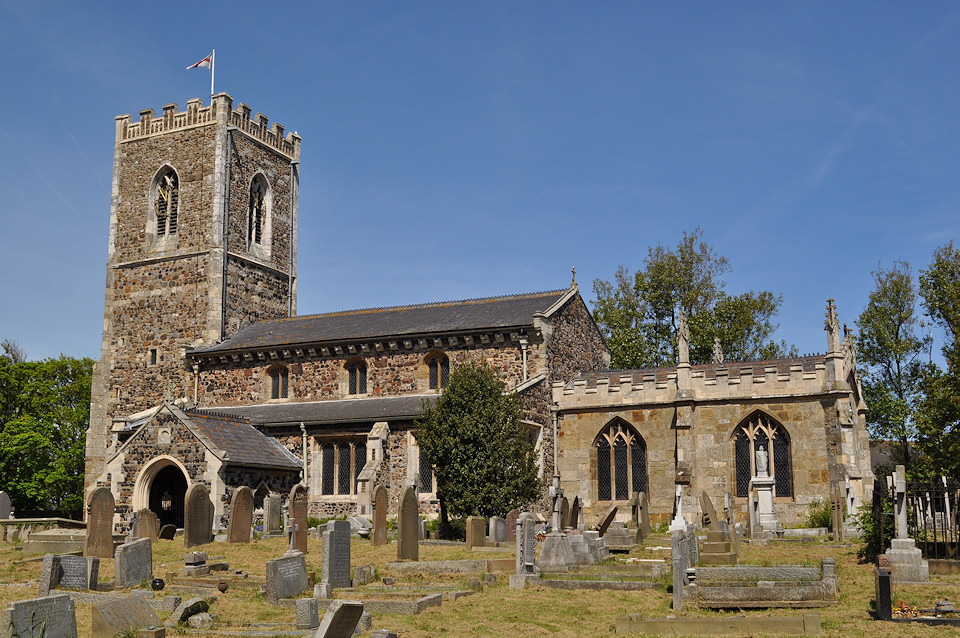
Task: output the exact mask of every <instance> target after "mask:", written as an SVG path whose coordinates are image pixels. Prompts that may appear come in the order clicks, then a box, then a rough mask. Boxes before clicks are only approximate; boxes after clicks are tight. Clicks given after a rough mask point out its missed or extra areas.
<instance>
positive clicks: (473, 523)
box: [467, 516, 487, 549]
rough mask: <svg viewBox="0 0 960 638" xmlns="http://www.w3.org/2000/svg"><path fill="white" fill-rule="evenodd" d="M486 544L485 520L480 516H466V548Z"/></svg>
mask: <svg viewBox="0 0 960 638" xmlns="http://www.w3.org/2000/svg"><path fill="white" fill-rule="evenodd" d="M486 544H487V539H486V521H485V520H484V519H483V517H482V516H468V517H467V549H471V548H473V547H483V546H484V545H486Z"/></svg>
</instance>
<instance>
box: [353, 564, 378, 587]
mask: <svg viewBox="0 0 960 638" xmlns="http://www.w3.org/2000/svg"><path fill="white" fill-rule="evenodd" d="M376 577H377V566H376V565H372V564H371V565H357V566H356V567H354V568H353V586H354V587H361V586H363V585H366V584H368V583H372V582H373V581H374V579H375V578H376Z"/></svg>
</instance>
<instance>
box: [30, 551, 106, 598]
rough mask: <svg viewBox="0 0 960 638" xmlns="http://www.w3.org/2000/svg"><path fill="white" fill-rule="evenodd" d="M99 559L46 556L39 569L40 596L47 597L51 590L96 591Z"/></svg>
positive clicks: (61, 555) (67, 555) (59, 555)
mask: <svg viewBox="0 0 960 638" xmlns="http://www.w3.org/2000/svg"><path fill="white" fill-rule="evenodd" d="M99 572H100V559H99V558H98V557H97V556H90V557H88V558H84V557H82V556H71V555H69V554H47V555H46V556H44V557H43V565H42V567H41V568H40V593H39V595H40V596H47V595H49V594H50V591H51V590H53V589H76V590H79V591H83V590H88V589H90V590H93V591H96V589H97V579H98V575H99Z"/></svg>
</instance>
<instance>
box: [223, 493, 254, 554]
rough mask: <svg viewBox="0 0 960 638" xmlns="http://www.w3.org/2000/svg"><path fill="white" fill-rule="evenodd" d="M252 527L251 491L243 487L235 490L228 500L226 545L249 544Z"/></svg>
mask: <svg viewBox="0 0 960 638" xmlns="http://www.w3.org/2000/svg"><path fill="white" fill-rule="evenodd" d="M252 527H253V490H251V489H250V488H249V487H247V486H246V485H244V486H243V487H240V488H237V490H236V491H234V493H233V498H231V499H230V523H229V524H228V525H227V542H228V543H249V542H250V530H251V528H252Z"/></svg>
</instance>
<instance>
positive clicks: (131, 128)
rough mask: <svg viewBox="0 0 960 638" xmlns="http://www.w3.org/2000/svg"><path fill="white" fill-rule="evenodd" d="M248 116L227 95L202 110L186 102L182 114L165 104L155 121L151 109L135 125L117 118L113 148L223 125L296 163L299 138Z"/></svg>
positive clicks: (200, 102) (263, 119) (126, 118)
mask: <svg viewBox="0 0 960 638" xmlns="http://www.w3.org/2000/svg"><path fill="white" fill-rule="evenodd" d="M250 112H251V109H250V107H249V106H247V105H246V104H244V103H242V102H241V103H240V104H239V105H238V107H237V108H236V109H234V108H233V98H232V97H230V95H228V94H227V93H218V94H217V95H214V96H213V99H212V100H211V103H210V105H209V106H203V100H201V99H200V98H193V99H192V100H187V110H186V111H181V110H180V107H179V106H178V105H177V104H175V103H173V104H167V105H165V106H164V107H163V113H162V115H161V116H160V117H157V115H156V112H155V111H154V110H153V109H144V110H143V111H140V120H139V121H137V122H134V121H133V118H132V117H131V116H130V115H129V114H126V115H118V116H117V118H116V121H117V144H120V143H121V142H128V141H132V140H138V139H143V138H145V137H150V136H154V135H163V134H164V133H170V132H171V131H176V130H185V129H189V128H194V127H198V126H206V125H209V124H215V123H224V124H227V125H228V126H233V127H236V129H237V130H239V131H242V132H243V133H245V134H247V135H248V136H250V137H252V138H253V139H255V140H257V141H259V142H262V143H263V144H265V145H267V146H269V147H270V148H272V149H274V150H276V151H278V152H280V153H282V154H283V155H284V156H286V157H288V158H289V159H291V160H294V161H297V160H299V159H300V139H301V138H300V136H299V135H297V134H296V133H295V132H294V133H287V134H286V135H284V127H283V126H282V125H281V124H279V123H277V122H274V124H273V126H272V127H269V126H268V125H269V119H268V118H267V116H265V115H263V114H262V113H257V114H256V116H255V117H254V118H251V117H250Z"/></svg>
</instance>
